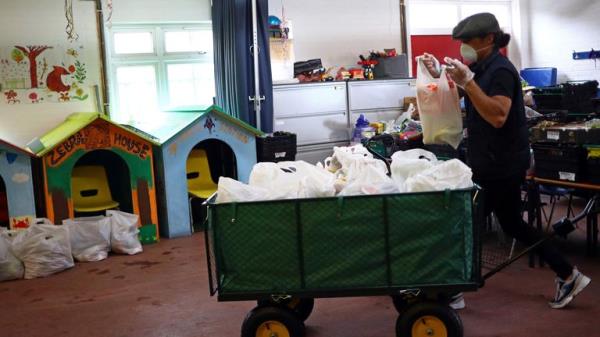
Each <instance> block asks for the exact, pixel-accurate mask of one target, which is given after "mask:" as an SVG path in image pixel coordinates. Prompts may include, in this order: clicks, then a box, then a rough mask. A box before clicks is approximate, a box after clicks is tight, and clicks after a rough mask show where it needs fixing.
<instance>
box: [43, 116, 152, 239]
mask: <svg viewBox="0 0 600 337" xmlns="http://www.w3.org/2000/svg"><path fill="white" fill-rule="evenodd" d="M153 145H154V143H153V141H152V140H151V139H149V138H147V137H145V136H144V135H142V134H138V133H136V132H135V131H132V130H129V129H127V128H124V127H122V126H120V125H118V124H116V123H114V122H112V121H110V120H108V119H107V118H106V117H104V116H103V115H99V114H96V113H77V114H73V115H70V116H69V117H68V118H67V119H66V120H65V121H64V122H63V123H62V124H60V125H59V126H57V127H56V128H54V129H53V130H51V131H50V132H48V133H47V134H46V135H44V136H42V137H41V138H40V139H39V141H38V148H36V153H37V155H38V156H39V157H41V158H42V170H43V176H44V181H43V185H44V194H45V204H46V215H47V217H48V218H49V219H50V220H51V221H53V222H54V223H57V224H59V223H61V222H62V220H64V219H67V218H73V217H79V216H89V215H96V214H102V213H103V212H104V211H105V210H106V209H110V208H118V209H120V210H121V211H124V212H129V213H135V214H138V215H139V217H140V240H141V241H142V242H143V243H151V242H155V241H157V240H158V216H157V210H156V188H155V186H156V185H155V183H154V172H153V153H152V146H153Z"/></svg>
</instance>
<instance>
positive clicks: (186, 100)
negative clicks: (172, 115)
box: [167, 63, 215, 107]
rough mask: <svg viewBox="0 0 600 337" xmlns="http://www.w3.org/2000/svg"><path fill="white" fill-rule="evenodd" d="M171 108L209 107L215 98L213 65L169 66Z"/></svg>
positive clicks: (187, 64) (188, 64) (189, 64)
mask: <svg viewBox="0 0 600 337" xmlns="http://www.w3.org/2000/svg"><path fill="white" fill-rule="evenodd" d="M167 77H168V81H169V103H170V106H171V107H182V106H193V105H210V104H212V103H213V97H214V96H215V79H214V71H213V65H212V64H210V63H186V64H169V65H168V66H167Z"/></svg>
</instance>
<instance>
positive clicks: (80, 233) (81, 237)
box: [63, 216, 111, 262]
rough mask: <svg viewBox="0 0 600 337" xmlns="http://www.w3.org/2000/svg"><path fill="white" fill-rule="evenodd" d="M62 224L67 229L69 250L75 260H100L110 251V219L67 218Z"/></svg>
mask: <svg viewBox="0 0 600 337" xmlns="http://www.w3.org/2000/svg"><path fill="white" fill-rule="evenodd" d="M63 226H65V227H66V228H67V229H68V230H69V237H70V239H71V250H72V253H73V257H74V258H75V260H77V261H80V262H94V261H101V260H104V259H106V258H107V257H108V252H109V251H110V232H111V230H110V227H111V219H110V218H107V217H103V216H100V217H89V218H78V219H73V220H71V219H67V220H64V221H63Z"/></svg>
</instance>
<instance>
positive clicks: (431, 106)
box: [417, 56, 463, 149]
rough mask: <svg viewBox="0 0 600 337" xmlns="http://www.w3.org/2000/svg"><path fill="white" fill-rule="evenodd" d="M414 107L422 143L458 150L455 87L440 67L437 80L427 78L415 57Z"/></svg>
mask: <svg viewBox="0 0 600 337" xmlns="http://www.w3.org/2000/svg"><path fill="white" fill-rule="evenodd" d="M417 106H418V107H419V116H420V119H421V123H422V126H423V143H425V144H445V143H446V144H450V145H451V146H452V147H454V148H455V149H456V148H458V145H459V144H460V142H461V140H462V137H463V125H462V116H461V109H460V102H459V97H458V88H457V86H456V84H455V83H454V82H453V81H451V80H450V79H448V77H447V75H446V68H445V67H442V72H441V74H440V77H439V78H434V77H433V76H431V74H430V73H429V71H428V70H427V68H426V67H425V65H424V64H423V56H419V57H417Z"/></svg>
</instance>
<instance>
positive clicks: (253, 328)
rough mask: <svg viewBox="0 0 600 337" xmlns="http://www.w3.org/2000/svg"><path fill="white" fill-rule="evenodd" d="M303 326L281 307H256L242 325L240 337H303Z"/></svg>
mask: <svg viewBox="0 0 600 337" xmlns="http://www.w3.org/2000/svg"><path fill="white" fill-rule="evenodd" d="M303 336H304V324H303V323H302V321H300V320H299V319H298V318H297V317H296V316H295V315H294V314H293V313H292V312H290V311H289V310H287V309H284V308H281V307H273V306H266V307H256V308H254V309H253V310H252V311H250V312H249V313H248V315H247V316H246V319H245V320H244V323H243V324H242V337H303Z"/></svg>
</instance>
